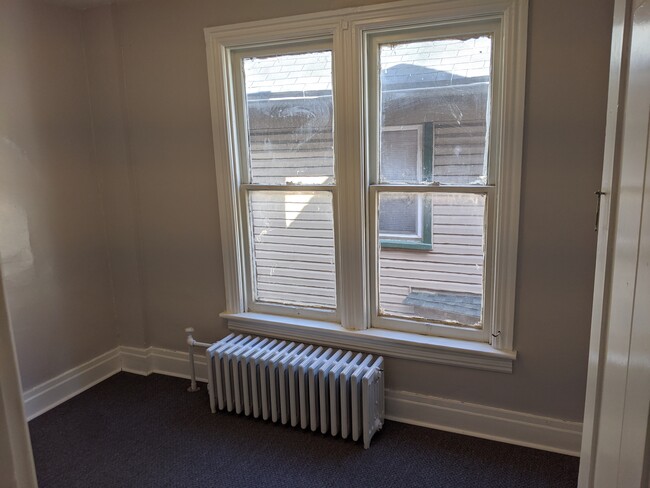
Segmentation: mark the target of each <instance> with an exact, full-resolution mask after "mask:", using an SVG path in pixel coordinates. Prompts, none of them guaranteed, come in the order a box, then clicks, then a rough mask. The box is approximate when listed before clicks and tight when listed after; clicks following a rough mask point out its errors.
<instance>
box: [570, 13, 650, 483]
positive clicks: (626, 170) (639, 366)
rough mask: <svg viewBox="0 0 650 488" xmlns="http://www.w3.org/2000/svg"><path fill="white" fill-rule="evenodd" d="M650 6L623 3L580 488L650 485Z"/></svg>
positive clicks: (617, 26) (615, 36)
mask: <svg viewBox="0 0 650 488" xmlns="http://www.w3.org/2000/svg"><path fill="white" fill-rule="evenodd" d="M649 25H650V4H648V2H647V0H645V1H643V0H616V3H615V7H614V26H613V31H612V51H611V61H610V63H611V66H610V86H609V100H608V115H607V129H606V140H605V160H604V169H603V182H602V188H601V190H602V191H603V192H605V195H603V199H602V207H601V216H600V222H599V226H600V234H599V236H598V250H597V264H596V275H595V283H594V285H595V286H594V305H593V315H592V332H591V343H590V350H589V373H588V379H587V395H586V404H585V418H584V427H583V438H582V452H581V463H580V477H579V482H578V485H579V487H581V488H592V487H595V488H598V487H603V488H613V487H624V488H635V487H641V486H648V481H649V480H648V467H649V466H648V452H647V448H648V443H649V440H650V437H649V436H648V416H649V414H650V169H649V167H650V49H648V46H650V28H649V27H648V26H649Z"/></svg>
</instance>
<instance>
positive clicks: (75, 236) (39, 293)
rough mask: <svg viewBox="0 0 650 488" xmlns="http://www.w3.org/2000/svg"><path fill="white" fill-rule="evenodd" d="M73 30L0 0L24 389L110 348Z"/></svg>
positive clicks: (15, 318) (6, 194)
mask: <svg viewBox="0 0 650 488" xmlns="http://www.w3.org/2000/svg"><path fill="white" fill-rule="evenodd" d="M81 26H82V23H81V14H80V13H79V12H75V11H71V10H67V9H63V8H59V7H53V6H48V5H46V4H43V3H40V2H30V1H25V0H3V1H2V3H0V253H1V254H2V268H3V275H4V279H5V289H6V295H7V302H8V307H9V313H10V316H11V320H12V324H13V331H14V336H15V341H16V349H17V354H18V358H19V365H20V371H21V376H22V383H23V386H24V387H25V388H26V389H29V388H31V387H33V386H35V385H37V384H39V383H41V382H43V381H45V380H48V379H50V378H52V377H54V376H56V375H58V374H60V373H63V372H64V371H67V370H69V369H70V368H73V367H75V366H78V365H79V364H81V363H83V362H85V361H88V360H90V359H92V358H94V357H96V356H98V355H99V354H101V353H103V352H105V351H107V350H109V349H111V348H113V347H115V346H116V344H117V341H116V336H115V328H114V323H113V307H112V291H111V284H110V280H109V269H108V262H107V257H108V256H107V247H106V231H105V227H104V223H103V222H104V217H103V215H102V205H101V198H100V193H99V189H98V184H97V178H96V175H95V165H94V164H93V145H92V127H91V118H90V109H89V103H88V100H89V99H88V79H87V76H86V70H85V66H84V50H83V43H82V31H81Z"/></svg>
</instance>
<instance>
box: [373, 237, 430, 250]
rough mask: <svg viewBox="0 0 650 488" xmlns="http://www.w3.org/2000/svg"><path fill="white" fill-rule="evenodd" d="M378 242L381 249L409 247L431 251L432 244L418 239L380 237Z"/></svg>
mask: <svg viewBox="0 0 650 488" xmlns="http://www.w3.org/2000/svg"><path fill="white" fill-rule="evenodd" d="M379 244H380V246H381V248H382V249H410V250H413V251H431V250H432V249H433V245H432V244H429V243H427V242H418V241H399V240H389V239H381V240H380V241H379Z"/></svg>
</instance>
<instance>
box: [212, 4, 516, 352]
mask: <svg viewBox="0 0 650 488" xmlns="http://www.w3.org/2000/svg"><path fill="white" fill-rule="evenodd" d="M525 7H526V5H525V1H524V0H509V1H506V2H501V1H499V2H497V1H494V2H491V1H490V0H487V1H484V2H480V3H476V4H472V3H471V2H470V3H462V4H460V3H456V2H455V0H443V1H441V2H435V3H431V4H423V3H401V4H400V6H395V7H391V5H390V4H386V5H382V6H375V7H368V8H361V9H354V10H350V11H337V12H330V13H322V14H316V15H308V16H300V17H292V18H287V19H276V20H273V21H268V22H256V23H252V24H241V25H236V26H226V27H218V28H214V29H206V38H207V41H208V61H209V67H210V82H211V86H210V88H211V100H212V106H213V128H214V135H215V154H216V160H217V170H218V186H219V211H220V216H221V224H222V237H223V247H224V264H225V275H226V276H225V282H226V285H227V286H226V294H227V305H228V310H227V312H228V317H229V318H231V319H232V318H233V317H235V318H236V319H237V320H239V321H240V322H241V321H243V320H245V319H246V320H248V319H250V320H253V319H254V321H256V323H264V324H266V325H265V326H266V327H267V329H266V331H267V332H268V331H269V330H276V331H277V330H279V328H282V327H285V328H286V327H292V329H291V330H292V331H293V332H292V334H293V335H294V336H300V337H303V336H304V338H305V340H309V338H310V336H309V334H310V333H313V331H314V330H316V329H314V327H316V328H318V327H321V329H319V330H320V331H321V332H319V334H320V336H319V337H325V336H327V337H330V336H331V337H334V336H333V335H332V334H334V335H336V337H342V339H340V341H339V342H341V341H343V342H345V341H346V340H348V339H349V340H350V341H352V343H351V344H350V345H349V346H350V347H352V346H353V345H354V344H353V342H354V341H355V340H356V341H358V340H359V338H360V337H368V338H371V339H364V340H366V341H371V342H372V341H374V340H380V339H377V337H382V338H384V339H385V338H388V337H393V336H391V335H390V333H388V332H386V333H384V332H382V334H381V335H380V336H377V335H376V334H374V335H372V336H359V335H355V336H346V335H345V334H343V335H341V334H342V333H344V331H345V330H346V329H352V330H362V331H363V330H370V329H375V330H382V331H391V330H393V331H398V332H399V333H404V332H406V333H415V334H419V335H420V336H419V337H425V336H432V337H441V338H451V339H455V340H461V341H472V342H471V343H475V344H481V343H482V344H488V345H489V348H488V349H480V347H479V346H471V343H470V342H456V343H453V345H450V344H451V343H445V346H444V347H445V348H446V349H449V348H451V349H452V350H456V349H457V350H463V349H464V348H465V349H467V350H468V351H469V350H474V351H477V350H478V349H477V348H479V349H480V350H481V351H482V352H481V353H480V354H482V355H483V356H485V355H486V354H488V352H489V351H493V352H494V351H497V352H498V351H506V352H507V351H510V350H511V349H512V330H513V317H514V285H515V281H514V280H515V266H516V246H517V225H518V200H519V178H520V165H521V162H520V159H521V137H522V112H523V111H522V103H523V96H522V94H523V75H524V72H525V26H526V8H525ZM280 26H281V27H280ZM247 314H248V315H247ZM233 320H234V319H233ZM309 320H311V322H310V321H309ZM313 320H316V321H317V322H313ZM318 324H323V325H322V326H321V325H318ZM326 324H334V325H326ZM301 327H302V329H301ZM336 327H339V328H338V329H337V328H336ZM249 330H253V329H249ZM254 330H255V331H259V330H260V329H254ZM286 330H288V329H286ZM301 330H303V331H304V334H302V333H301V332H300V331H301ZM310 331H311V332H310ZM323 331H325V332H323ZM323 334H325V336H323ZM328 334H329V335H328ZM327 337H325V340H324V341H325V342H326V341H327ZM373 337H374V338H375V339H372V338H373ZM394 337H395V338H397V339H396V340H399V337H402V336H397V335H395V336H394ZM409 337H411V338H410V339H409V340H410V341H415V342H417V341H418V339H417V338H416V336H409ZM384 339H381V340H384ZM337 340H338V339H337ZM386 340H388V339H386ZM422 341H424V342H427V341H428V342H427V343H428V344H433V343H434V342H435V341H433V342H432V341H431V340H428V339H427V340H424V339H422ZM368 344H370V343H368ZM368 344H366V345H368ZM440 344H442V343H440ZM463 344H468V345H466V346H465V345H463ZM368 347H370V348H372V345H369V346H368ZM368 347H366V349H368ZM481 347H482V346H481ZM456 352H457V351H455V352H454V354H455V353H456ZM493 352H489V354H492V353H493ZM494 354H496V352H494ZM504 354H505V353H504ZM433 356H435V357H436V358H441V357H443V356H444V357H445V358H447V359H446V360H445V361H446V362H447V363H449V362H451V363H454V362H455V361H456V360H455V359H454V360H452V359H450V356H445V353H440V354H438V353H436V354H434V355H433ZM502 356H503V355H502ZM503 357H505V356H503ZM508 358H509V359H512V356H508ZM461 362H462V361H461ZM467 364H469V363H467ZM475 364H478V363H475Z"/></svg>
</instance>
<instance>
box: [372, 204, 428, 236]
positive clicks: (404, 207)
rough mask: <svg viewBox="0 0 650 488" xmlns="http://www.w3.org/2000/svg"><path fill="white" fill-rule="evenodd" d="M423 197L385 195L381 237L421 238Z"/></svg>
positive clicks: (380, 228) (381, 218)
mask: <svg viewBox="0 0 650 488" xmlns="http://www.w3.org/2000/svg"><path fill="white" fill-rule="evenodd" d="M421 197H422V196H421V195H418V194H415V193H384V194H383V195H381V207H380V211H379V235H380V236H382V237H383V236H390V237H392V236H395V237H406V238H408V237H414V238H418V237H421V233H422V229H421V226H422V222H421V219H422V198H421Z"/></svg>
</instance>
